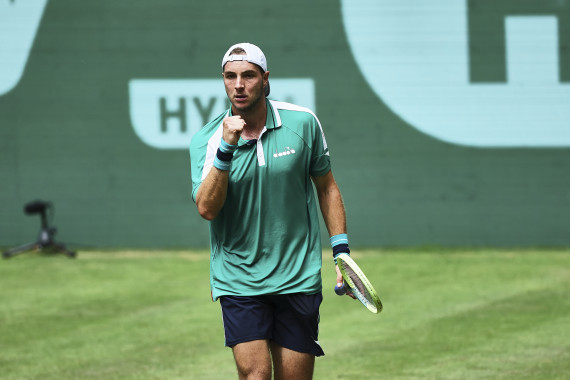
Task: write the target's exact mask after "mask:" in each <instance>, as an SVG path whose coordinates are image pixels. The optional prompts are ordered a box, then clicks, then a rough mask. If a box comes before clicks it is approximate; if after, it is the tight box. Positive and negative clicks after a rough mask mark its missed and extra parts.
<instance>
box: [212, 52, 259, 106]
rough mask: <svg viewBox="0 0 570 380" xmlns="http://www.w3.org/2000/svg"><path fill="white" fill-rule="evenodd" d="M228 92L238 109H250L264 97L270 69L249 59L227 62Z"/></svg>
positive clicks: (224, 74) (225, 77) (226, 81)
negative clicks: (261, 67) (262, 69)
mask: <svg viewBox="0 0 570 380" xmlns="http://www.w3.org/2000/svg"><path fill="white" fill-rule="evenodd" d="M222 75H223V77H224V85H225V87H226V94H227V95H228V99H230V102H231V103H232V105H233V107H234V109H236V110H237V111H249V110H251V109H253V108H254V107H255V106H256V105H257V104H259V101H260V100H262V99H263V94H264V92H263V88H264V86H265V85H266V84H267V79H268V77H269V71H266V72H265V73H263V74H262V73H261V69H260V68H259V67H258V66H257V65H255V64H253V63H250V62H247V61H231V62H228V63H226V65H225V67H224V72H223V73H222Z"/></svg>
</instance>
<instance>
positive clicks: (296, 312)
mask: <svg viewBox="0 0 570 380" xmlns="http://www.w3.org/2000/svg"><path fill="white" fill-rule="evenodd" d="M322 301H323V295H322V294H321V293H317V294H300V293H295V294H276V295H262V296H251V297H242V296H222V297H220V305H221V306H222V316H223V318H224V331H225V335H226V346H228V347H233V346H235V345H236V344H238V343H243V342H249V341H252V340H258V339H267V340H271V341H273V342H275V343H277V344H278V345H280V346H282V347H285V348H288V349H290V350H293V351H297V352H304V353H309V354H312V355H315V356H322V355H324V354H325V353H324V352H323V349H322V348H321V346H320V344H319V306H320V305H321V302H322Z"/></svg>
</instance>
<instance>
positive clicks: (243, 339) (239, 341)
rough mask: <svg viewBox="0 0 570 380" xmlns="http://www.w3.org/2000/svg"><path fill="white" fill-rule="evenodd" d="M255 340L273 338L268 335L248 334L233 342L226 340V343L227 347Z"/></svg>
mask: <svg viewBox="0 0 570 380" xmlns="http://www.w3.org/2000/svg"><path fill="white" fill-rule="evenodd" d="M254 340H271V338H270V337H267V336H260V335H252V336H246V337H243V338H239V339H234V340H232V341H231V342H228V341H226V342H225V345H226V347H233V346H235V345H237V344H240V343H246V342H251V341H254Z"/></svg>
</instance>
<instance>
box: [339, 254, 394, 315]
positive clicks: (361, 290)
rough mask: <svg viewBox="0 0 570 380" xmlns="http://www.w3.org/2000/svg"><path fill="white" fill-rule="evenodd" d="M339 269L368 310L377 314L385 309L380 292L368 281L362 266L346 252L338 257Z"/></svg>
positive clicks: (353, 292)
mask: <svg viewBox="0 0 570 380" xmlns="http://www.w3.org/2000/svg"><path fill="white" fill-rule="evenodd" d="M336 261H337V264H338V269H340V273H342V277H343V278H344V281H345V282H346V284H347V285H348V287H349V288H350V291H351V292H352V294H354V296H355V297H356V298H358V300H359V301H360V302H362V304H363V305H364V306H366V308H367V309H368V310H370V311H371V312H373V313H375V314H377V313H380V312H381V311H382V309H383V306H382V302H381V301H380V297H378V293H376V290H375V289H374V287H373V286H372V284H371V283H370V281H368V278H367V277H366V276H365V275H364V273H363V272H362V270H361V269H360V267H359V266H358V265H357V264H356V263H355V262H354V260H353V259H352V258H351V257H350V256H349V255H347V254H346V253H341V254H340V255H338V256H337V257H336Z"/></svg>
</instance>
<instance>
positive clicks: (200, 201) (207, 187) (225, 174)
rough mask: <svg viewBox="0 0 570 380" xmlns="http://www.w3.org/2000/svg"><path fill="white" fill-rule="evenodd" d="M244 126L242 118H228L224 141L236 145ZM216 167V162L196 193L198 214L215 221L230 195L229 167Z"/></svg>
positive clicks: (224, 126)
mask: <svg viewBox="0 0 570 380" xmlns="http://www.w3.org/2000/svg"><path fill="white" fill-rule="evenodd" d="M244 126H245V121H244V120H243V119H242V118H241V117H240V116H230V117H226V118H225V119H224V122H223V128H224V130H223V133H222V139H223V140H224V141H225V142H226V143H227V144H230V145H236V144H237V143H238V141H239V137H240V136H241V133H242V131H243V128H244ZM234 149H235V148H234ZM230 159H231V156H230ZM215 165H216V163H215V162H214V166H213V167H212V168H211V169H210V172H209V173H208V175H207V176H206V178H204V181H203V182H202V183H201V184H200V187H199V188H198V192H197V193H196V207H198V213H199V214H200V215H201V216H202V218H204V219H207V220H213V219H215V218H216V216H218V214H219V213H220V210H221V209H222V207H224V203H225V202H226V196H227V194H228V182H229V177H230V171H229V167H228V168H225V169H219V168H217V167H216V166H215Z"/></svg>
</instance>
